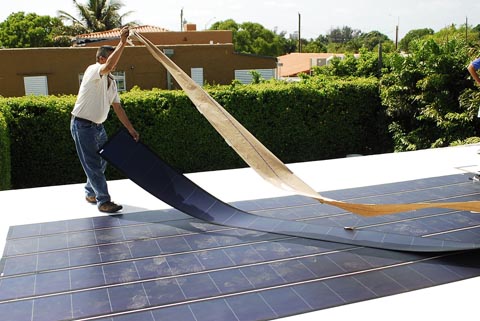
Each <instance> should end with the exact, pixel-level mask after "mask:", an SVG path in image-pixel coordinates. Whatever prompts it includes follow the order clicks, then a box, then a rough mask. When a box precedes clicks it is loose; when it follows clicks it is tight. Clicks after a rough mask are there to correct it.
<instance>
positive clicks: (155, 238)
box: [0, 175, 480, 321]
mask: <svg viewBox="0 0 480 321" xmlns="http://www.w3.org/2000/svg"><path fill="white" fill-rule="evenodd" d="M445 189H452V190H455V191H458V190H463V191H464V195H474V196H477V197H478V189H479V187H478V185H476V184H472V183H471V182H469V181H468V180H467V177H466V176H464V175H452V176H446V177H438V178H432V179H426V180H419V181H411V182H404V183H396V184H387V185H381V186H372V187H365V188H357V189H350V190H341V191H332V192H329V193H327V194H326V195H328V197H336V198H341V199H359V198H364V197H368V198H375V199H376V200H379V201H382V200H384V198H383V196H385V197H386V198H392V197H393V198H394V199H396V200H398V198H400V199H402V197H403V195H408V194H410V193H411V194H421V195H422V194H423V197H425V196H426V195H431V194H432V193H433V194H435V195H436V194H438V192H439V191H440V190H445ZM432 190H438V191H435V192H432ZM394 195H397V197H394ZM398 195H399V196H398ZM421 195H420V197H422V196H421ZM232 205H234V206H235V207H238V208H240V209H243V210H247V211H249V212H250V213H253V214H256V215H262V216H265V217H280V218H286V219H296V220H307V221H311V222H315V224H329V225H336V226H339V227H341V226H344V225H355V226H357V228H359V229H365V230H368V229H372V230H381V231H393V232H395V233H405V234H413V235H417V236H427V237H428V236H429V235H432V234H433V235H436V236H437V237H438V235H439V234H440V235H441V236H442V237H443V238H445V239H451V240H465V241H471V240H472V239H474V238H478V236H479V235H478V234H479V233H480V229H479V226H480V224H479V223H480V222H479V216H478V215H475V214H472V213H465V212H455V211H448V210H434V209H429V210H424V211H419V212H415V213H410V214H408V213H405V214H399V215H390V216H384V217H376V218H360V217H358V216H356V215H352V214H350V213H347V212H344V211H342V210H340V209H336V208H332V207H329V206H325V205H322V204H320V203H318V202H312V201H311V200H310V199H308V198H304V197H300V196H290V197H282V198H272V199H262V200H251V201H244V202H238V203H235V204H232ZM478 257H479V255H478V251H462V252H447V253H412V252H401V251H388V250H382V249H375V248H368V247H363V246H355V245H348V244H339V243H334V242H325V241H319V240H312V239H305V238H298V237H291V236H285V235H279V234H271V233H262V232H258V231H252V230H247V229H238V228H231V227H223V226H219V225H213V224H209V223H205V222H203V221H201V220H198V219H195V218H192V217H190V216H188V215H185V214H183V213H182V212H179V211H178V210H175V209H170V210H159V211H148V212H139V213H132V214H126V215H119V216H102V217H93V218H88V219H75V220H66V221H59V222H49V223H43V224H31V225H22V226H12V227H11V228H10V231H9V236H8V240H7V243H6V248H5V252H4V256H3V260H2V261H3V275H2V277H1V278H0V315H2V320H15V321H21V320H48V321H54V320H87V319H88V320H110V321H113V320H115V321H118V320H155V321H158V320H171V319H173V318H176V319H179V320H196V321H198V320H223V321H225V320H245V321H246V320H268V319H275V318H279V317H283V316H288V315H294V314H299V313H304V312H308V311H314V310H319V309H324V308H329V307H333V306H338V305H343V304H348V303H353V302H358V301H363V300H369V299H374V298H378V297H383V296H387V295H392V294H397V293H402V292H406V291H412V290H415V289H421V288H426V287H430V286H434V285H438V284H443V283H448V282H453V281H457V280H462V279H466V278H470V277H475V276H479V275H480V261H479V258H478Z"/></svg>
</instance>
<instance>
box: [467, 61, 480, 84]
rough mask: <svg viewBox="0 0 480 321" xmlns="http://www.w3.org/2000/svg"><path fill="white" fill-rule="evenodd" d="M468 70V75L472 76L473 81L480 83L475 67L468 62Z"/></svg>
mask: <svg viewBox="0 0 480 321" xmlns="http://www.w3.org/2000/svg"><path fill="white" fill-rule="evenodd" d="M467 69H468V72H469V73H470V75H472V78H473V79H475V82H476V83H477V84H478V85H480V77H479V76H478V73H477V71H476V70H475V67H474V66H473V64H472V63H471V64H469V65H468V67H467Z"/></svg>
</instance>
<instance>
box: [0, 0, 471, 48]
mask: <svg viewBox="0 0 480 321" xmlns="http://www.w3.org/2000/svg"><path fill="white" fill-rule="evenodd" d="M77 1H78V2H79V3H82V4H85V3H87V2H88V0H77ZM1 2H3V3H2V4H1V6H0V8H1V9H0V22H1V21H4V20H5V19H6V18H7V17H8V16H9V15H10V14H11V13H13V12H18V11H23V12H26V13H30V12H34V13H36V14H39V15H49V16H54V17H55V16H57V12H58V10H63V11H66V12H68V13H70V14H73V15H74V16H77V12H76V11H75V7H74V5H73V1H70V0H13V1H11V0H10V1H8V0H0V3H1ZM121 2H122V3H123V4H124V7H123V9H122V10H121V11H120V13H122V14H123V13H126V12H127V11H132V13H131V14H130V15H128V16H127V19H126V21H125V22H129V21H136V22H138V23H140V24H141V25H152V26H157V27H163V28H166V29H168V30H171V31H179V30H180V26H181V23H180V21H181V19H180V14H181V11H182V9H183V18H184V20H186V21H187V22H188V23H194V24H196V25H197V30H204V29H206V28H208V27H210V25H211V24H212V23H214V22H216V21H223V20H227V19H233V20H235V21H236V22H237V23H243V22H255V23H259V24H261V25H262V26H264V27H265V28H267V29H269V30H276V31H277V32H278V33H280V32H285V33H286V35H287V36H288V35H290V34H293V33H294V32H296V31H298V29H299V21H300V34H301V37H302V38H305V39H312V38H317V37H318V36H319V35H326V34H328V32H329V31H330V30H331V29H333V28H337V27H340V28H341V27H343V26H348V27H350V28H352V29H358V30H361V31H362V32H365V33H366V32H370V31H374V30H375V31H380V32H381V33H383V34H385V35H387V36H388V37H389V38H390V39H392V40H395V38H396V36H395V29H396V26H397V25H398V30H399V37H398V40H400V39H401V38H402V37H403V36H404V35H405V34H406V33H407V32H408V31H410V30H413V29H421V28H431V29H433V30H434V31H438V30H440V29H442V28H444V27H446V26H450V25H452V24H454V25H456V26H460V25H464V24H465V23H466V22H468V24H469V25H470V26H476V25H478V24H480V1H475V0H457V1H454V0H403V1H401V0H400V1H398V0H397V1H387V0H383V1H381V0H341V1H321V0H203V1H200V0H180V1H178V0H170V1H168V2H166V1H159V0H121ZM299 15H300V16H299Z"/></svg>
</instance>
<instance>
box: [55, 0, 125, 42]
mask: <svg viewBox="0 0 480 321" xmlns="http://www.w3.org/2000/svg"><path fill="white" fill-rule="evenodd" d="M73 3H74V4H75V6H76V9H77V11H78V16H79V18H76V17H75V16H73V15H71V14H69V13H67V12H65V11H58V17H59V18H60V19H61V20H62V21H67V22H70V23H71V29H72V31H73V30H75V32H76V34H78V31H82V32H83V33H91V32H98V31H106V30H111V29H114V28H119V27H121V26H122V25H123V19H124V18H125V17H126V16H128V15H129V14H130V13H132V11H128V12H127V13H124V14H122V15H120V14H119V12H118V11H119V10H120V9H121V8H122V7H123V3H122V2H121V1H120V0H89V1H88V3H87V4H80V3H78V2H77V1H76V0H73Z"/></svg>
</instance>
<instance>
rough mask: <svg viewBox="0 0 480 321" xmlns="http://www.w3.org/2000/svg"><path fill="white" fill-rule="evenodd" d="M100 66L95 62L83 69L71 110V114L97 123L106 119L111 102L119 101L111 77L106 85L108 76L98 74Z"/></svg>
mask: <svg viewBox="0 0 480 321" xmlns="http://www.w3.org/2000/svg"><path fill="white" fill-rule="evenodd" d="M101 68H102V65H101V64H100V63H98V62H97V63H96V64H93V65H90V66H88V68H87V70H85V74H84V75H83V79H82V83H81V84H80V90H79V91H78V96H77V101H76V102H75V107H74V108H73V110H72V115H74V116H76V117H80V118H83V119H88V120H90V121H92V122H94V123H97V124H101V123H103V122H104V121H105V120H106V119H107V116H108V112H109V110H110V106H111V105H112V103H120V97H119V96H118V92H117V86H116V83H115V80H114V79H113V78H111V82H110V86H108V76H107V75H103V76H102V75H101V74H100V69H101Z"/></svg>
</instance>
